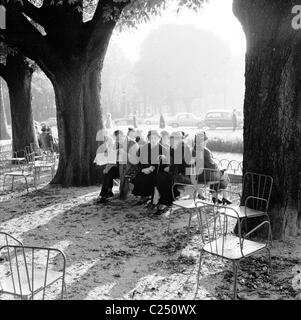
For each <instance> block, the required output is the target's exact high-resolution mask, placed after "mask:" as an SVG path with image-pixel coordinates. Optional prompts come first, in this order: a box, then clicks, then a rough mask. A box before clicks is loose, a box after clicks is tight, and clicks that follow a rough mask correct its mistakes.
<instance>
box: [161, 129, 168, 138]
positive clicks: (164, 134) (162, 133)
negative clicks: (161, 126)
mask: <svg viewBox="0 0 301 320" xmlns="http://www.w3.org/2000/svg"><path fill="white" fill-rule="evenodd" d="M168 136H169V132H168V131H166V130H163V131H161V137H168Z"/></svg>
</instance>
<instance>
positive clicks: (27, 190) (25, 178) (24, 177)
mask: <svg viewBox="0 0 301 320" xmlns="http://www.w3.org/2000/svg"><path fill="white" fill-rule="evenodd" d="M24 179H25V184H26V190H27V193H28V192H29V190H28V183H27V178H26V177H24Z"/></svg>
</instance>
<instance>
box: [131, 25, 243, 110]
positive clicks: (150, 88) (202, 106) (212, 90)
mask: <svg viewBox="0 0 301 320" xmlns="http://www.w3.org/2000/svg"><path fill="white" fill-rule="evenodd" d="M231 58H232V55H231V52H230V49H229V46H228V44H227V43H226V42H223V41H222V40H221V39H220V38H218V37H217V36H216V35H214V34H212V33H211V32H209V31H203V30H200V29H197V28H196V27H194V26H193V25H174V24H169V25H162V26H160V27H158V28H157V29H156V30H154V31H153V32H152V33H150V35H149V36H148V37H147V38H146V39H145V40H144V42H143V43H142V46H141V52H140V58H139V60H138V61H137V63H136V65H135V66H134V74H135V76H136V79H137V85H138V87H139V89H140V92H141V94H142V95H143V96H145V97H146V98H147V99H148V101H149V103H152V104H155V105H159V106H162V105H168V106H169V107H170V109H171V110H170V111H173V112H176V111H180V110H176V108H177V106H176V105H177V104H178V103H179V102H181V103H182V104H183V106H184V107H185V110H187V111H190V112H195V113H196V114H198V115H202V116H204V114H205V112H207V111H209V109H210V108H212V107H214V106H221V105H223V104H224V92H227V100H228V101H229V102H231V104H233V105H235V104H236V101H237V96H239V95H238V92H237V91H238V90H237V88H240V83H243V79H242V77H243V74H242V72H241V70H243V66H240V65H238V64H237V60H238V59H236V61H235V64H236V65H234V64H233V63H231ZM240 60H241V61H243V58H242V59H240ZM233 84H234V85H233ZM226 85H227V87H226ZM241 92H243V88H241ZM197 100H198V103H194V102H197ZM239 107H240V106H239ZM182 110H183V109H182Z"/></svg>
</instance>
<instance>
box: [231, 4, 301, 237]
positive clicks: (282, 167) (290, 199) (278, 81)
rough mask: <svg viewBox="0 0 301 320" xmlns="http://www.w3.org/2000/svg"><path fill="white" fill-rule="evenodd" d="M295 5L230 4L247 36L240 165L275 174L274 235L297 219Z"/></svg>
mask: <svg viewBox="0 0 301 320" xmlns="http://www.w3.org/2000/svg"><path fill="white" fill-rule="evenodd" d="M297 4H299V5H300V4H301V3H300V1H291V0H273V1H270V0H234V3H233V11H234V13H235V15H236V16H237V18H238V19H239V21H240V22H241V24H242V26H243V29H244V32H245V35H246V39H247V53H246V71H245V86H246V92H245V103H244V119H245V128H244V164H243V167H244V171H245V172H247V171H251V172H259V173H263V174H269V175H271V176H272V177H273V178H274V188H273V193H272V197H271V201H270V210H269V211H270V213H271V220H272V227H273V235H274V237H275V238H278V239H279V238H286V237H287V236H295V235H296V234H297V232H298V229H300V220H301V219H300V218H301V211H300V210H301V209H300V208H301V206H300V205H301V175H300V173H301V157H300V150H301V77H300V75H301V31H300V30H295V28H294V25H293V24H292V21H293V19H294V18H297V19H298V16H297V17H295V15H294V14H292V12H293V10H292V9H293V7H294V6H295V5H297ZM298 21H299V20H297V22H298ZM299 22H300V21H299Z"/></svg>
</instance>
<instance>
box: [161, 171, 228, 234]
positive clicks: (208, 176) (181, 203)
mask: <svg viewBox="0 0 301 320" xmlns="http://www.w3.org/2000/svg"><path fill="white" fill-rule="evenodd" d="M220 177H221V173H220V171H219V170H214V169H203V168H200V169H199V170H198V172H197V169H196V168H195V166H192V167H191V175H190V183H186V184H185V183H179V182H175V183H174V184H173V186H172V194H173V199H174V201H173V205H172V208H171V210H170V214H169V217H168V218H169V220H168V229H167V233H169V230H170V220H171V215H172V213H173V212H174V211H175V210H178V209H182V210H184V211H189V221H188V227H187V235H188V237H189V235H190V226H191V220H192V216H193V213H195V214H196V216H197V218H198V220H199V212H198V210H197V209H196V202H197V201H198V200H199V199H202V200H203V201H206V202H209V203H210V202H211V201H213V199H214V198H215V199H216V200H217V198H218V194H219V193H220V192H221V191H222V189H221V188H220V183H221V180H220V179H219V178H220ZM176 188H177V189H179V188H182V189H186V190H190V191H191V193H190V195H188V196H185V197H176V195H175V189H176Z"/></svg>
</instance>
